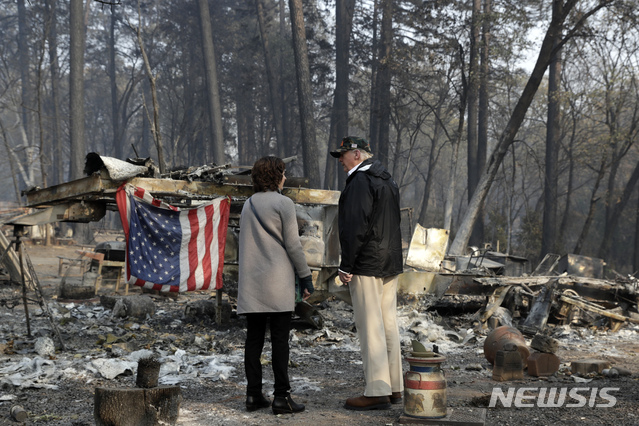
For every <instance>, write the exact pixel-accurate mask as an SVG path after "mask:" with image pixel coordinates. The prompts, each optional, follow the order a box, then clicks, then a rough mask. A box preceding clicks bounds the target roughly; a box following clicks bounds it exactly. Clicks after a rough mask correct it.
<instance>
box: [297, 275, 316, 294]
mask: <svg viewBox="0 0 639 426" xmlns="http://www.w3.org/2000/svg"><path fill="white" fill-rule="evenodd" d="M304 290H308V294H313V292H314V291H315V287H313V275H312V274H311V275H309V276H308V277H304V278H300V292H301V293H302V294H304Z"/></svg>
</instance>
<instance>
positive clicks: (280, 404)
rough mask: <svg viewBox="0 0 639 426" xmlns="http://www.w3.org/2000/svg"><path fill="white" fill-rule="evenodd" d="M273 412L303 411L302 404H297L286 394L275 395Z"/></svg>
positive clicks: (289, 412)
mask: <svg viewBox="0 0 639 426" xmlns="http://www.w3.org/2000/svg"><path fill="white" fill-rule="evenodd" d="M271 407H272V408H273V414H291V413H301V412H302V411H304V408H306V407H304V404H297V403H295V402H294V401H293V400H292V399H291V395H288V396H276V397H275V398H274V399H273V405H272V406H271Z"/></svg>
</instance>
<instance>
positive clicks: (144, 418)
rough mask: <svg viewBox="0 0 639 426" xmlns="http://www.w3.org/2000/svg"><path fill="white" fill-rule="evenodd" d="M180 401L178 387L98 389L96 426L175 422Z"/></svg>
mask: <svg viewBox="0 0 639 426" xmlns="http://www.w3.org/2000/svg"><path fill="white" fill-rule="evenodd" d="M181 402H182V393H181V391H180V387H179V386H160V387H156V388H150V389H139V388H133V389H122V388H121V389H107V388H95V398H94V408H93V418H94V419H95V424H96V425H97V426H154V425H158V424H175V423H176V422H177V419H178V414H179V411H180V403H181Z"/></svg>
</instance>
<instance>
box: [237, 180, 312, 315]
mask: <svg viewBox="0 0 639 426" xmlns="http://www.w3.org/2000/svg"><path fill="white" fill-rule="evenodd" d="M250 200H252V202H253V206H254V207H255V210H256V211H257V214H258V215H259V217H260V219H261V220H262V223H263V224H264V226H266V227H267V228H268V229H269V230H270V231H271V233H273V234H274V235H275V236H277V237H278V238H279V239H280V241H281V242H282V243H283V244H284V246H285V247H286V249H284V247H282V245H280V244H279V243H278V242H277V241H276V240H275V239H274V238H273V236H271V235H269V234H268V233H267V232H266V231H265V230H264V228H263V227H262V225H260V223H259V221H258V220H257V219H256V217H255V215H254V214H253V210H252V209H251V206H250V205H249V201H248V200H247V201H246V202H245V203H244V207H243V208H242V214H241V216H240V241H239V280H238V288H237V290H238V291H237V292H238V295H237V313H238V314H247V313H258V312H288V311H293V310H294V309H295V271H297V274H298V275H299V276H300V278H304V277H307V276H309V275H311V270H310V269H309V267H308V264H307V263H306V257H305V255H304V252H303V251H302V243H301V242H300V237H299V231H298V226H297V217H296V215H295V205H294V204H293V201H292V200H291V199H290V198H287V197H285V196H283V195H282V194H280V193H279V192H275V191H267V192H258V193H256V194H254V195H253V196H252V197H251V198H250ZM287 253H288V254H287Z"/></svg>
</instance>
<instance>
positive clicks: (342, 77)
mask: <svg viewBox="0 0 639 426" xmlns="http://www.w3.org/2000/svg"><path fill="white" fill-rule="evenodd" d="M335 9H336V13H335V20H336V24H335V28H336V29H335V91H334V92H333V109H332V110H331V126H330V130H329V139H328V151H330V150H332V149H335V147H336V146H338V145H339V142H340V141H341V139H342V138H343V137H344V136H347V133H348V87H349V80H350V79H349V63H350V50H349V46H350V38H351V31H352V30H353V12H354V9H355V0H337V2H336V4H335ZM339 187H340V186H339V185H338V183H337V161H335V159H334V158H333V157H332V156H331V155H330V153H328V152H327V157H326V174H325V176H324V188H326V189H337V188H339Z"/></svg>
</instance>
